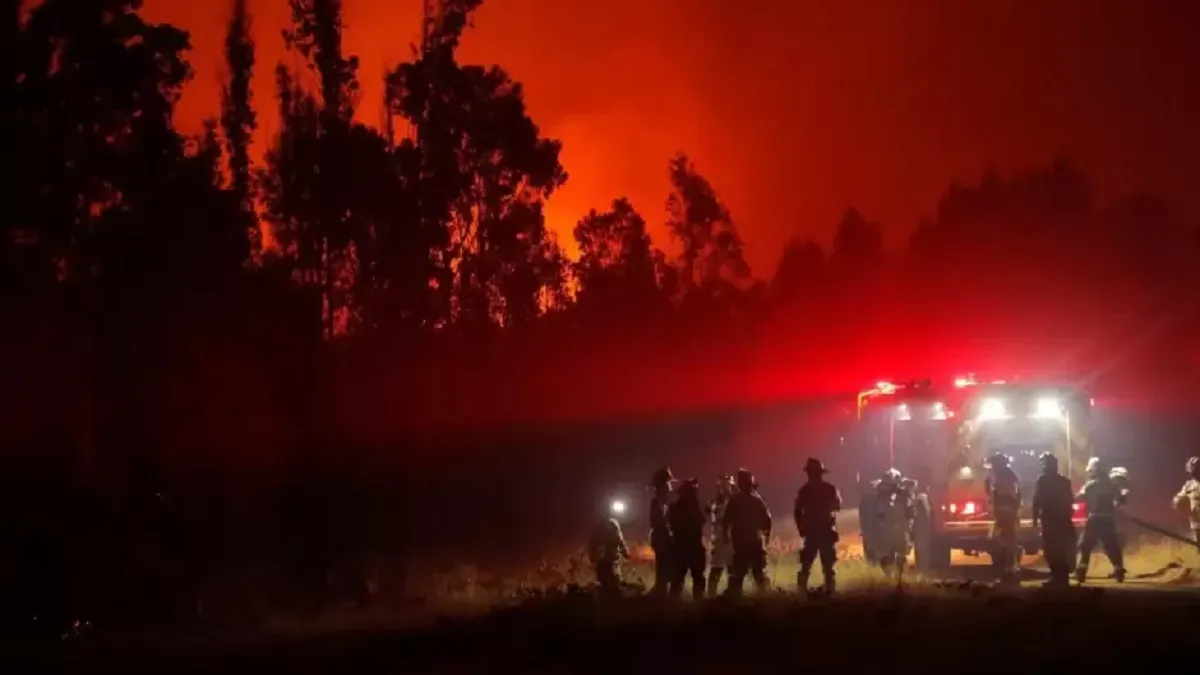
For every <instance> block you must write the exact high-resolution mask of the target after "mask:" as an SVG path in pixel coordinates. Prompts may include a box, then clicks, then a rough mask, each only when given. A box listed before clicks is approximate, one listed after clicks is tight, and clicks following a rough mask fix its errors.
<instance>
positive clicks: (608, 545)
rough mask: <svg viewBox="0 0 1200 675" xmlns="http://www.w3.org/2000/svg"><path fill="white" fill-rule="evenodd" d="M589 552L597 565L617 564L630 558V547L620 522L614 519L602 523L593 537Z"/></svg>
mask: <svg viewBox="0 0 1200 675" xmlns="http://www.w3.org/2000/svg"><path fill="white" fill-rule="evenodd" d="M589 553H590V554H591V558H592V562H594V563H596V564H597V565H615V564H617V563H619V562H620V561H621V560H623V559H625V558H628V557H629V549H628V548H627V547H626V546H625V535H624V534H623V533H622V532H621V526H620V524H618V523H617V522H616V521H612V520H610V521H606V522H603V523H601V524H600V527H598V528H597V529H596V533H595V534H594V535H593V537H592V542H591V550H590V551H589Z"/></svg>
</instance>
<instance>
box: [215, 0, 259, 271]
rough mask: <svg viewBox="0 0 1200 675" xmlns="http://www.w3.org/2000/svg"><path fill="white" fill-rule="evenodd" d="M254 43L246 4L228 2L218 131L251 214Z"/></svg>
mask: <svg viewBox="0 0 1200 675" xmlns="http://www.w3.org/2000/svg"><path fill="white" fill-rule="evenodd" d="M254 63H255V60H254V39H253V38H252V37H251V18H250V13H249V11H248V10H247V8H246V0H232V2H231V3H230V17H229V25H228V28H227V29H226V33H225V67H226V69H227V71H228V81H227V82H226V83H225V85H224V86H223V87H222V90H221V127H222V129H223V130H224V132H225V148H226V152H228V156H229V175H230V179H231V185H232V187H233V193H234V195H236V197H237V200H238V203H239V204H240V205H241V208H242V210H243V211H245V212H246V214H247V215H248V216H249V215H251V214H252V213H253V210H254V207H253V199H254V194H253V193H252V191H251V177H252V176H251V171H250V151H249V146H250V139H251V137H252V136H253V134H254V130H255V129H256V128H258V120H257V116H256V115H255V113H254V108H253V107H252V105H251V91H250V81H251V78H252V77H253V74H254ZM247 229H248V231H250V232H251V235H252V238H251V249H252V250H255V251H257V250H259V249H260V248H261V245H262V242H261V239H260V238H259V237H258V236H257V235H258V231H257V227H255V226H254V223H253V221H252V220H251V219H249V218H248V223H247Z"/></svg>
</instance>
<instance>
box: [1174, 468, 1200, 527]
mask: <svg viewBox="0 0 1200 675" xmlns="http://www.w3.org/2000/svg"><path fill="white" fill-rule="evenodd" d="M1174 504H1175V508H1179V507H1180V506H1184V505H1187V507H1188V520H1189V521H1191V524H1192V529H1193V530H1200V480H1197V479H1195V478H1191V479H1189V480H1188V482H1186V483H1184V484H1183V488H1182V489H1180V490H1179V494H1177V495H1175V499H1174Z"/></svg>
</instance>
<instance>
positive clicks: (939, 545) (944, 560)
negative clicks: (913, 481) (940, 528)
mask: <svg viewBox="0 0 1200 675" xmlns="http://www.w3.org/2000/svg"><path fill="white" fill-rule="evenodd" d="M913 549H914V553H915V557H916V564H917V569H918V570H920V571H922V572H943V571H945V570H947V569H949V568H950V547H949V546H948V545H947V544H946V542H944V541H942V538H941V537H939V536H938V535H937V532H936V531H934V528H933V509H932V507H931V506H930V505H929V498H928V497H927V496H926V495H918V497H917V502H916V519H915V520H914V521H913Z"/></svg>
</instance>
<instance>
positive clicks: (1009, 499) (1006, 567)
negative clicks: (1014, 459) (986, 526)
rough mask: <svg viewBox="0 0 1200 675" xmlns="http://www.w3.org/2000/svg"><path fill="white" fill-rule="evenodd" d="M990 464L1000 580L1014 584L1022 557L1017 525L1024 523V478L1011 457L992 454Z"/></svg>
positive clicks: (989, 488) (989, 484)
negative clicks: (1022, 514) (1015, 467)
mask: <svg viewBox="0 0 1200 675" xmlns="http://www.w3.org/2000/svg"><path fill="white" fill-rule="evenodd" d="M988 465H989V467H990V468H991V472H990V473H989V474H988V477H987V480H986V489H987V496H988V503H989V504H990V505H991V509H990V511H991V512H992V545H993V546H995V551H996V558H995V562H996V566H997V567H998V568H999V571H1000V580H1001V581H1002V582H1004V583H1014V582H1015V581H1016V579H1017V563H1018V562H1019V556H1020V553H1019V552H1018V550H1017V526H1018V525H1019V524H1020V520H1019V517H1020V516H1019V514H1020V509H1021V479H1020V478H1018V477H1017V474H1016V472H1015V471H1013V470H1012V466H1011V463H1010V462H1009V459H1008V456H1007V455H1003V454H1000V453H996V454H994V455H992V457H991V459H990V460H989V462H988Z"/></svg>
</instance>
